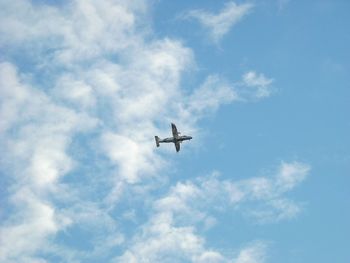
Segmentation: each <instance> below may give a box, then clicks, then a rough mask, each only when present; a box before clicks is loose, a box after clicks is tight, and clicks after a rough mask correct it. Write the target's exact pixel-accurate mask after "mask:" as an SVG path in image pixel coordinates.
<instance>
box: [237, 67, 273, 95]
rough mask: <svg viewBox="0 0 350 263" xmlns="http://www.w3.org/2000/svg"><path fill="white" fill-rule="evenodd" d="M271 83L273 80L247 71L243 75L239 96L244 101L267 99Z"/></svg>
mask: <svg viewBox="0 0 350 263" xmlns="http://www.w3.org/2000/svg"><path fill="white" fill-rule="evenodd" d="M272 82H273V79H270V78H267V77H265V76H264V74H258V73H256V72H255V71H249V72H247V73H245V74H244V75H243V80H242V84H241V85H242V86H243V88H242V89H241V93H242V95H241V96H242V97H243V98H244V99H262V98H265V97H269V96H270V95H271V93H272V89H271V84H272Z"/></svg>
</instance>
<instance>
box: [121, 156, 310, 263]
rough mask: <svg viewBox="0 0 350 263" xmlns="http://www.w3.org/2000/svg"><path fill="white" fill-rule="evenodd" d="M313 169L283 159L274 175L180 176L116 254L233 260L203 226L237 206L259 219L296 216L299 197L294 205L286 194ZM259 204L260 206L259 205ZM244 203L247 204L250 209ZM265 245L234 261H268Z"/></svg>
mask: <svg viewBox="0 0 350 263" xmlns="http://www.w3.org/2000/svg"><path fill="white" fill-rule="evenodd" d="M309 169H310V167H309V166H308V165H306V164H303V163H296V162H294V163H282V164H281V165H280V166H279V167H278V168H277V170H276V172H275V174H274V175H272V176H271V177H255V178H251V179H248V180H241V181H232V180H223V179H220V177H219V176H218V174H217V173H214V174H213V175H212V176H209V177H200V178H198V179H196V180H188V181H185V182H178V183H177V184H176V185H175V186H174V187H172V188H171V189H170V191H169V193H168V194H167V195H165V196H163V197H160V198H159V199H157V200H155V201H154V202H153V205H152V210H153V211H152V215H151V217H150V219H149V221H148V222H147V223H146V224H145V225H144V226H143V227H142V228H141V232H140V233H137V234H136V236H135V237H133V239H131V241H130V242H129V243H130V244H129V248H128V249H127V250H126V252H125V253H124V254H123V255H122V256H121V257H119V258H117V259H116V260H117V262H133V261H134V262H138V261H142V260H144V259H147V260H149V261H154V262H159V261H166V260H167V259H170V258H171V259H172V260H175V259H177V260H180V261H192V262H202V261H201V260H204V261H203V262H205V260H208V261H206V262H231V260H230V253H229V254H228V255H225V254H223V253H222V252H220V251H215V250H213V249H210V248H208V247H207V246H206V242H205V240H204V239H203V237H202V235H201V231H205V229H206V228H205V224H206V222H207V220H208V219H211V218H212V217H213V215H215V214H216V213H217V212H218V211H232V210H233V209H234V210H235V211H241V213H242V214H246V213H247V212H248V213H250V215H251V216H253V217H254V219H255V220H257V221H258V222H265V223H267V222H273V221H280V220H285V219H291V218H293V217H294V216H295V215H296V214H297V213H298V212H299V211H300V209H299V205H297V204H295V203H294V204H293V206H291V205H290V204H291V203H292V201H291V200H288V199H286V198H284V197H283V195H284V194H285V193H286V192H287V191H291V190H292V189H293V188H294V187H296V186H297V184H298V183H300V182H301V181H302V180H303V179H304V178H305V177H306V176H307V174H308V172H309ZM286 178H288V179H287V180H286ZM290 182H293V183H292V184H290ZM243 204H248V206H244V205H243ZM256 205H258V207H259V209H260V210H256V209H257V208H256V207H255V206H256ZM242 207H248V210H246V209H247V208H242ZM265 249H266V244H264V243H263V242H260V243H256V244H254V245H252V246H248V247H246V248H243V249H242V250H241V251H240V252H239V253H238V255H237V257H236V259H235V261H234V262H237V263H241V262H249V263H250V262H251V263H255V262H264V254H265ZM210 260H211V261H210Z"/></svg>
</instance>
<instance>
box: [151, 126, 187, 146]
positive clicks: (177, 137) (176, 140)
mask: <svg viewBox="0 0 350 263" xmlns="http://www.w3.org/2000/svg"><path fill="white" fill-rule="evenodd" d="M171 130H172V132H173V137H170V138H165V139H160V138H159V137H158V136H154V139H155V140H156V145H157V147H159V144H160V143H170V142H172V143H174V144H175V149H176V152H178V151H180V143H182V142H183V141H187V140H191V139H192V137H191V136H187V135H180V132H178V131H177V129H176V126H175V124H174V123H172V124H171Z"/></svg>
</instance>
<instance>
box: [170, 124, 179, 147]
mask: <svg viewBox="0 0 350 263" xmlns="http://www.w3.org/2000/svg"><path fill="white" fill-rule="evenodd" d="M171 130H172V132H173V137H174V138H177V137H179V133H178V131H177V129H176V126H175V124H174V123H172V124H171ZM179 147H180V146H179ZM179 149H180V148H179Z"/></svg>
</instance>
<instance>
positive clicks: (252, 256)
mask: <svg viewBox="0 0 350 263" xmlns="http://www.w3.org/2000/svg"><path fill="white" fill-rule="evenodd" d="M265 253H266V244H264V243H262V242H257V243H255V244H252V245H250V246H247V247H245V248H243V249H242V250H241V251H240V252H239V255H238V256H237V258H236V259H235V260H234V261H233V262H234V263H263V262H265V258H266V256H265Z"/></svg>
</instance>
